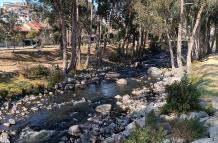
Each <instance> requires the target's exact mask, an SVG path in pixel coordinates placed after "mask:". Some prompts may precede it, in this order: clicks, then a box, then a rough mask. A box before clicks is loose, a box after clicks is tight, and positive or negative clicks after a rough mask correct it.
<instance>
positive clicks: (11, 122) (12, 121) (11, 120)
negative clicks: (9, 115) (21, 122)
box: [8, 119, 16, 125]
mask: <svg viewBox="0 0 218 143" xmlns="http://www.w3.org/2000/svg"><path fill="white" fill-rule="evenodd" d="M8 122H9V123H10V124H11V125H14V124H15V123H16V122H15V120H14V119H9V120H8Z"/></svg>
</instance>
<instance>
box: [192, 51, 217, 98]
mask: <svg viewBox="0 0 218 143" xmlns="http://www.w3.org/2000/svg"><path fill="white" fill-rule="evenodd" d="M192 77H193V78H196V79H197V85H198V88H199V90H200V91H201V94H202V96H218V55H214V56H210V57H208V58H207V59H206V60H204V61H203V62H196V63H194V64H193V71H192Z"/></svg>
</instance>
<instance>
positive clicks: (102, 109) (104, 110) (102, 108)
mask: <svg viewBox="0 0 218 143" xmlns="http://www.w3.org/2000/svg"><path fill="white" fill-rule="evenodd" d="M111 107H112V106H111V104H103V105H99V106H97V107H96V108H95V111H96V112H98V113H100V114H102V115H106V114H109V113H110V111H111Z"/></svg>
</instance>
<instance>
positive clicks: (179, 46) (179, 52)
mask: <svg viewBox="0 0 218 143" xmlns="http://www.w3.org/2000/svg"><path fill="white" fill-rule="evenodd" d="M183 17H184V0H180V21H179V28H178V40H177V63H178V68H179V69H180V70H182V67H183V65H182V29H183V28H182V27H183V26H182V25H183V23H184V18H183Z"/></svg>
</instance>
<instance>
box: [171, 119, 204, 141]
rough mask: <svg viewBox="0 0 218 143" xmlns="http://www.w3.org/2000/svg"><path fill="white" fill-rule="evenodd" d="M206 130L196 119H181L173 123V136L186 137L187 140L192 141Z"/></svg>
mask: <svg viewBox="0 0 218 143" xmlns="http://www.w3.org/2000/svg"><path fill="white" fill-rule="evenodd" d="M205 131H206V128H205V127H204V126H203V125H202V124H201V123H200V122H199V121H198V120H183V121H179V122H176V123H175V124H174V125H173V131H172V133H173V137H175V138H182V139H186V141H187V142H192V141H193V140H195V139H198V138H201V137H202V136H203V134H204V132H205Z"/></svg>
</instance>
